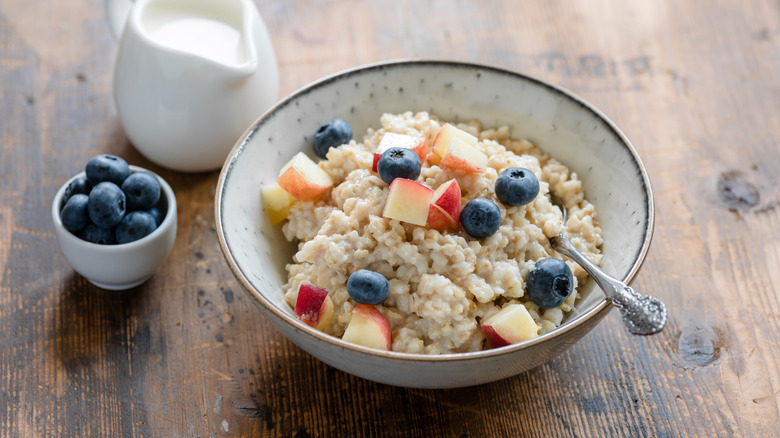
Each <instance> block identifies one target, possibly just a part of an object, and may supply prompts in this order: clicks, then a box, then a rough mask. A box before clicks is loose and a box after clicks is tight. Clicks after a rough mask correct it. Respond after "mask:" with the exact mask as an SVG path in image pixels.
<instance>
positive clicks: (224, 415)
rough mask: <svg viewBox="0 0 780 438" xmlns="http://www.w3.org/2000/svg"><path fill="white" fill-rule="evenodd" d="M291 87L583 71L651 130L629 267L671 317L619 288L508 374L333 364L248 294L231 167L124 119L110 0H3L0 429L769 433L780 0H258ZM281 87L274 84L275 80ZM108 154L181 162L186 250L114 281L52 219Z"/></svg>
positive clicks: (777, 371) (775, 368) (778, 231)
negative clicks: (402, 61)
mask: <svg viewBox="0 0 780 438" xmlns="http://www.w3.org/2000/svg"><path fill="white" fill-rule="evenodd" d="M257 6H258V8H259V10H260V12H261V14H262V15H263V17H264V19H265V21H266V24H267V25H268V27H269V30H270V32H271V34H272V38H273V43H274V46H275V48H276V52H277V56H278V61H279V67H280V69H281V78H282V82H281V89H282V93H283V94H287V93H289V92H291V91H293V90H295V89H297V88H299V87H301V86H303V85H305V84H306V83H308V82H310V81H313V80H315V79H317V78H319V77H321V76H324V75H327V74H331V73H334V72H337V71H339V70H342V69H346V68H350V67H353V66H357V65H360V64H365V63H371V62H376V61H381V60H387V59H395V58H408V57H419V58H437V59H452V60H462V61H471V62H478V63H484V64H491V65H495V66H498V67H503V68H507V69H512V70H516V71H521V72H524V73H527V74H530V75H533V76H537V77H539V78H541V79H545V80H548V81H550V82H552V83H554V84H558V85H560V86H563V87H565V88H568V89H570V90H572V91H573V92H575V93H577V94H579V95H580V96H582V97H583V98H585V99H586V100H588V101H590V102H591V103H593V104H594V105H595V106H596V107H598V108H600V109H601V110H602V111H603V112H604V113H605V114H606V115H607V116H609V117H610V118H612V119H613V120H614V121H615V122H616V123H617V124H618V126H620V127H621V128H622V129H623V131H624V132H625V133H626V134H627V135H628V137H629V138H630V139H631V140H632V141H633V143H634V145H635V146H636V148H637V150H638V151H639V153H640V155H641V157H642V159H643V160H644V164H645V165H646V167H647V169H648V172H649V174H650V178H651V181H652V183H653V188H654V191H655V195H656V227H655V237H654V239H653V245H652V248H651V251H650V254H649V256H648V258H647V260H646V262H645V264H644V267H643V269H642V271H641V272H640V275H639V276H638V277H637V279H636V280H635V282H634V286H635V288H636V289H637V290H639V291H643V292H647V293H651V294H653V295H656V296H658V297H660V298H661V299H663V300H664V301H665V302H666V303H667V305H668V307H669V309H670V311H671V314H670V320H669V324H668V327H667V328H666V330H665V331H663V332H662V333H661V334H659V335H656V336H652V337H635V336H630V335H628V334H627V333H626V331H625V330H624V329H623V328H622V326H621V324H620V321H619V317H618V314H617V312H612V313H611V314H610V315H608V317H607V318H606V319H605V321H604V322H603V323H602V324H600V325H599V326H598V327H597V328H596V329H595V330H594V331H592V332H591V333H590V334H588V335H587V336H586V337H585V338H584V339H582V341H580V342H579V343H577V344H576V345H574V346H573V347H571V348H570V349H569V350H567V351H566V352H565V353H564V354H562V355H561V356H559V357H558V358H556V359H554V360H552V361H550V362H549V363H547V364H545V365H543V366H541V367H538V368H537V369H534V370H531V371H529V372H526V373H524V374H522V375H520V376H517V377H514V378H510V379H507V380H504V381H500V382H497V383H493V384H487V385H483V386H478V387H472V388H464V389H455V390H411V389H404V388H396V387H390V386H385V385H380V384H375V383H372V382H369V381H365V380H362V379H359V378H356V377H352V376H350V375H347V374H344V373H342V372H340V371H337V370H335V369H332V368H330V367H328V366H326V365H324V364H322V363H320V362H319V361H317V360H315V359H313V358H311V357H310V356H309V355H307V354H306V353H304V352H303V351H301V350H300V349H298V348H297V347H296V346H295V345H293V344H292V343H290V342H289V341H287V340H286V339H285V338H284V337H283V336H282V335H281V334H280V333H279V332H278V331H276V330H275V329H274V328H273V327H272V326H271V325H270V324H269V323H268V322H267V321H265V320H264V319H263V318H262V316H261V315H260V313H259V311H258V310H257V309H256V308H255V307H254V306H253V305H252V304H251V303H250V301H249V299H248V298H247V297H245V295H244V292H243V291H242V290H241V289H240V286H239V285H238V283H237V282H236V281H235V280H234V278H233V276H232V274H231V273H230V271H229V269H228V268H227V265H226V263H225V261H224V259H223V256H222V254H221V252H220V249H219V246H218V243H217V234H216V231H215V225H214V215H213V198H214V190H215V185H216V181H217V176H218V172H216V171H215V172H209V173H201V174H184V173H177V172H173V171H169V170H166V169H163V168H160V167H158V166H155V165H154V164H152V163H150V162H149V161H148V160H146V159H145V158H144V157H143V156H141V155H140V154H139V153H138V152H137V151H136V150H135V149H134V148H133V146H132V145H131V144H129V143H128V141H127V139H126V137H125V134H124V132H123V129H122V127H121V125H120V123H119V120H118V117H117V113H116V109H115V105H114V102H113V98H112V93H111V87H112V72H113V62H114V58H115V56H116V49H117V44H116V42H115V41H114V40H113V38H112V37H111V35H110V33H109V30H108V26H107V25H106V22H105V18H104V13H103V2H102V1H99V0H93V1H86V0H72V1H58V2H55V1H51V2H19V1H14V0H0V139H1V142H0V145H1V146H0V267H2V271H1V272H0V339H2V341H0V436H25V437H26V436H79V437H87V436H202V437H205V436H297V437H307V436H379V435H385V434H386V435H396V434H397V435H404V436H416V437H430V436H462V437H465V436H468V437H482V436H521V435H522V436H643V437H644V436H647V437H678V436H748V437H769V436H777V434H778V433H780V432H778V430H779V429H778V427H780V409H779V408H778V400H777V395H778V392H779V391H780V365H778V364H780V348H778V342H779V341H780V269H778V268H779V267H780V209H779V208H778V206H780V191H778V185H779V184H780V153H778V149H779V148H778V140H777V139H778V138H780V10H778V5H777V2H772V1H768V0H731V1H728V0H727V1H721V2H711V1H706V0H691V1H685V2H680V1H668V0H659V1H646V2H627V1H618V0H614V1H612V0H602V1H589V0H579V1H560V0H556V1H544V0H537V1H528V2H514V1H511V0H505V1H493V2H483V1H466V0H460V1H435V2H427V1H419V2H418V1H410V0H392V1H389V0H387V1H385V0H383V1H356V0H353V1H348V0H336V1H327V2H326V1H303V0H296V1H288V0H275V1H273V0H268V1H258V2H257ZM280 97H281V96H280ZM98 153H113V154H117V155H120V156H123V157H125V158H126V159H127V160H128V161H129V162H130V163H131V164H137V165H141V166H145V167H149V168H151V169H153V170H154V171H156V172H159V173H160V174H161V175H162V176H163V177H164V178H166V179H167V180H168V181H169V182H170V183H171V185H172V186H173V188H174V190H175V191H176V194H177V198H178V202H179V207H178V208H179V209H178V213H179V223H178V227H179V233H178V237H177V239H176V243H175V246H174V249H173V252H172V253H171V255H170V256H169V257H168V258H167V260H166V262H165V263H164V264H163V265H162V266H161V267H160V269H159V272H158V273H157V275H156V276H155V277H153V278H152V279H151V280H150V281H149V282H147V283H145V284H144V285H142V286H140V287H138V288H136V289H133V290H130V291H128V292H120V293H117V292H106V291H103V290H101V289H99V288H97V287H95V286H93V285H91V284H89V283H88V282H87V281H86V280H85V279H84V278H82V277H81V276H80V275H78V274H76V273H74V272H73V271H72V269H71V268H70V267H69V265H68V264H67V262H66V261H65V259H64V258H63V256H62V254H61V253H60V251H59V249H58V247H57V243H56V241H55V238H54V234H53V230H52V225H51V219H50V216H49V208H50V203H51V199H52V197H53V195H54V193H55V191H56V189H57V188H58V187H59V186H60V185H61V184H62V183H63V182H64V181H65V180H66V179H67V178H69V177H70V176H71V175H73V174H75V173H77V172H78V171H80V170H81V169H82V168H83V165H84V163H85V162H86V161H87V159H89V158H90V157H91V156H93V155H95V154H98Z"/></svg>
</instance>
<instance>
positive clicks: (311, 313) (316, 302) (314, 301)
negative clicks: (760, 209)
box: [295, 283, 336, 330]
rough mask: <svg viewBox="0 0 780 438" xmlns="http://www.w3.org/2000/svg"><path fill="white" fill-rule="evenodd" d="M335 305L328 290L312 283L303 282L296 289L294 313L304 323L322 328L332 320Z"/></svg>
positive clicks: (318, 328)
mask: <svg viewBox="0 0 780 438" xmlns="http://www.w3.org/2000/svg"><path fill="white" fill-rule="evenodd" d="M335 313H336V312H335V307H334V306H333V300H331V298H330V295H328V291H327V290H325V289H323V288H321V287H317V286H315V285H313V284H308V283H304V284H302V285H301V287H300V288H299V289H298V299H297V300H296V301H295V314H296V315H298V318H299V319H300V320H301V321H303V322H305V323H306V324H308V325H310V326H312V327H314V328H316V329H317V330H324V329H325V328H327V327H328V325H330V323H331V321H333V316H334V315H335Z"/></svg>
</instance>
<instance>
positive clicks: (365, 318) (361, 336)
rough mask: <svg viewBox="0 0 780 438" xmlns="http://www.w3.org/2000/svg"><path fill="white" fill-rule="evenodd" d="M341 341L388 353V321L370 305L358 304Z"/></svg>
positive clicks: (390, 342) (389, 337)
mask: <svg viewBox="0 0 780 438" xmlns="http://www.w3.org/2000/svg"><path fill="white" fill-rule="evenodd" d="M341 339H343V340H345V341H347V342H351V343H353V344H358V345H363V346H365V347H370V348H376V349H378V350H386V351H389V350H390V348H391V346H392V330H391V328H390V320H389V319H387V317H386V316H385V315H384V314H383V313H382V312H380V311H379V309H377V308H376V306H374V305H371V304H358V305H357V306H355V308H354V309H352V319H351V320H350V321H349V324H348V325H347V329H346V330H345V331H344V335H343V336H342V337H341Z"/></svg>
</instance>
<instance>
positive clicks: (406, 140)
mask: <svg viewBox="0 0 780 438" xmlns="http://www.w3.org/2000/svg"><path fill="white" fill-rule="evenodd" d="M390 148H406V149H411V150H413V151H414V152H415V153H416V154H417V156H419V157H420V162H421V163H425V158H426V157H427V156H428V140H426V139H425V137H414V136H411V135H406V134H396V133H395V132H386V133H385V135H383V136H382V140H381V141H380V142H379V146H377V148H376V152H375V153H374V163H373V165H372V166H371V170H373V171H374V172H376V171H377V170H376V166H377V163H379V159H380V158H382V154H383V153H384V152H385V151H386V150H388V149H390Z"/></svg>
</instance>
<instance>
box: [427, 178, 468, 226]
mask: <svg viewBox="0 0 780 438" xmlns="http://www.w3.org/2000/svg"><path fill="white" fill-rule="evenodd" d="M460 209H461V191H460V185H458V180H456V179H454V178H453V179H451V180H449V181H447V182H445V183H443V184H442V185H440V186H439V187H438V188H437V189H436V190H434V192H433V198H432V199H431V207H430V210H429V211H428V228H432V229H434V230H443V229H445V228H447V227H450V226H453V227H456V228H457V227H458V225H459V224H460Z"/></svg>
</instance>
